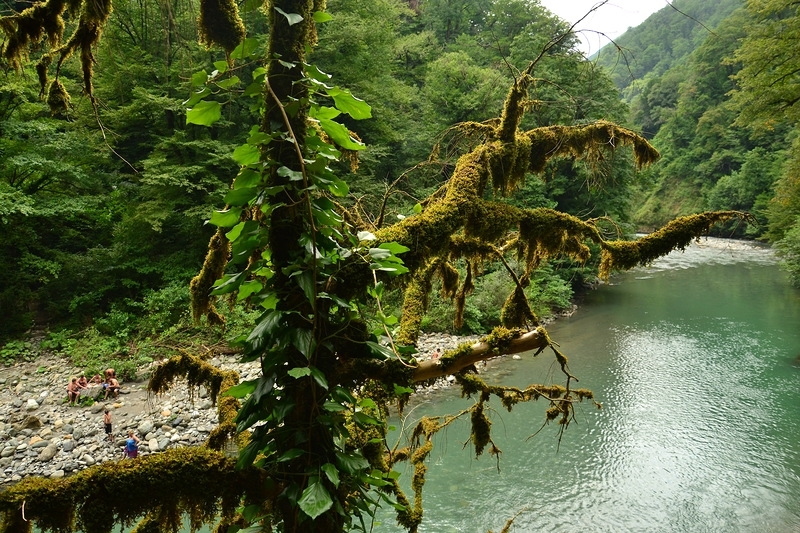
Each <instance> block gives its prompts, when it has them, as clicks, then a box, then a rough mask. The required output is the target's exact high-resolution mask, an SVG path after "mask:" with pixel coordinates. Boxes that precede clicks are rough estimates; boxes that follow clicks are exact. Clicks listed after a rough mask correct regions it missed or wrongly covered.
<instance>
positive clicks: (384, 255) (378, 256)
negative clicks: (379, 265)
mask: <svg viewBox="0 0 800 533" xmlns="http://www.w3.org/2000/svg"><path fill="white" fill-rule="evenodd" d="M369 256H370V257H371V258H372V259H374V260H375V261H381V260H382V259H388V258H390V257H391V256H392V252H391V251H389V250H387V249H386V248H383V247H382V246H380V247H378V248H370V249H369Z"/></svg>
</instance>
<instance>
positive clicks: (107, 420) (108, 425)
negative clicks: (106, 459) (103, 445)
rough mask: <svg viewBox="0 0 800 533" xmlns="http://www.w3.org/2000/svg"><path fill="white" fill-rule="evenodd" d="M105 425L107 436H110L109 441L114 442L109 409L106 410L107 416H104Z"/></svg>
mask: <svg viewBox="0 0 800 533" xmlns="http://www.w3.org/2000/svg"><path fill="white" fill-rule="evenodd" d="M103 425H104V426H105V428H106V435H108V441H109V442H114V437H113V436H112V435H111V413H109V412H108V409H106V410H105V414H103Z"/></svg>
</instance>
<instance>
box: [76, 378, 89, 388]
mask: <svg viewBox="0 0 800 533" xmlns="http://www.w3.org/2000/svg"><path fill="white" fill-rule="evenodd" d="M78 388H80V389H81V390H84V389H88V388H89V381H88V380H87V379H86V375H85V374H81V377H79V378H78Z"/></svg>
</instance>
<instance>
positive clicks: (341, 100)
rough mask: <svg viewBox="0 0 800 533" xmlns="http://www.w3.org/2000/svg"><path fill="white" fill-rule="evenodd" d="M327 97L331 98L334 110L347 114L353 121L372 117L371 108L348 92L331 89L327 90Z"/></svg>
mask: <svg viewBox="0 0 800 533" xmlns="http://www.w3.org/2000/svg"><path fill="white" fill-rule="evenodd" d="M327 92H328V95H329V96H330V97H331V98H333V101H334V103H335V104H336V109H338V110H339V111H341V112H342V113H347V114H348V115H350V116H351V117H353V118H354V119H355V120H363V119H365V118H371V117H372V108H371V107H370V106H369V104H367V103H366V102H365V101H364V100H361V99H359V98H356V97H355V96H353V95H352V94H351V93H350V91H347V90H344V89H340V88H339V87H333V88H332V89H328V91H327Z"/></svg>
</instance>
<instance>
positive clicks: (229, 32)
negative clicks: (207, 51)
mask: <svg viewBox="0 0 800 533" xmlns="http://www.w3.org/2000/svg"><path fill="white" fill-rule="evenodd" d="M197 24H198V32H199V36H200V42H201V43H203V44H205V45H206V46H208V47H209V48H210V47H212V46H214V45H217V46H220V47H221V48H222V49H223V50H225V52H226V53H228V54H230V53H231V52H233V50H234V48H236V47H237V46H239V44H240V43H241V42H242V41H244V37H245V31H246V30H245V27H244V22H242V19H241V17H240V16H239V8H238V7H237V6H236V2H234V1H233V0H201V2H200V16H199V18H198V21H197Z"/></svg>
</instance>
